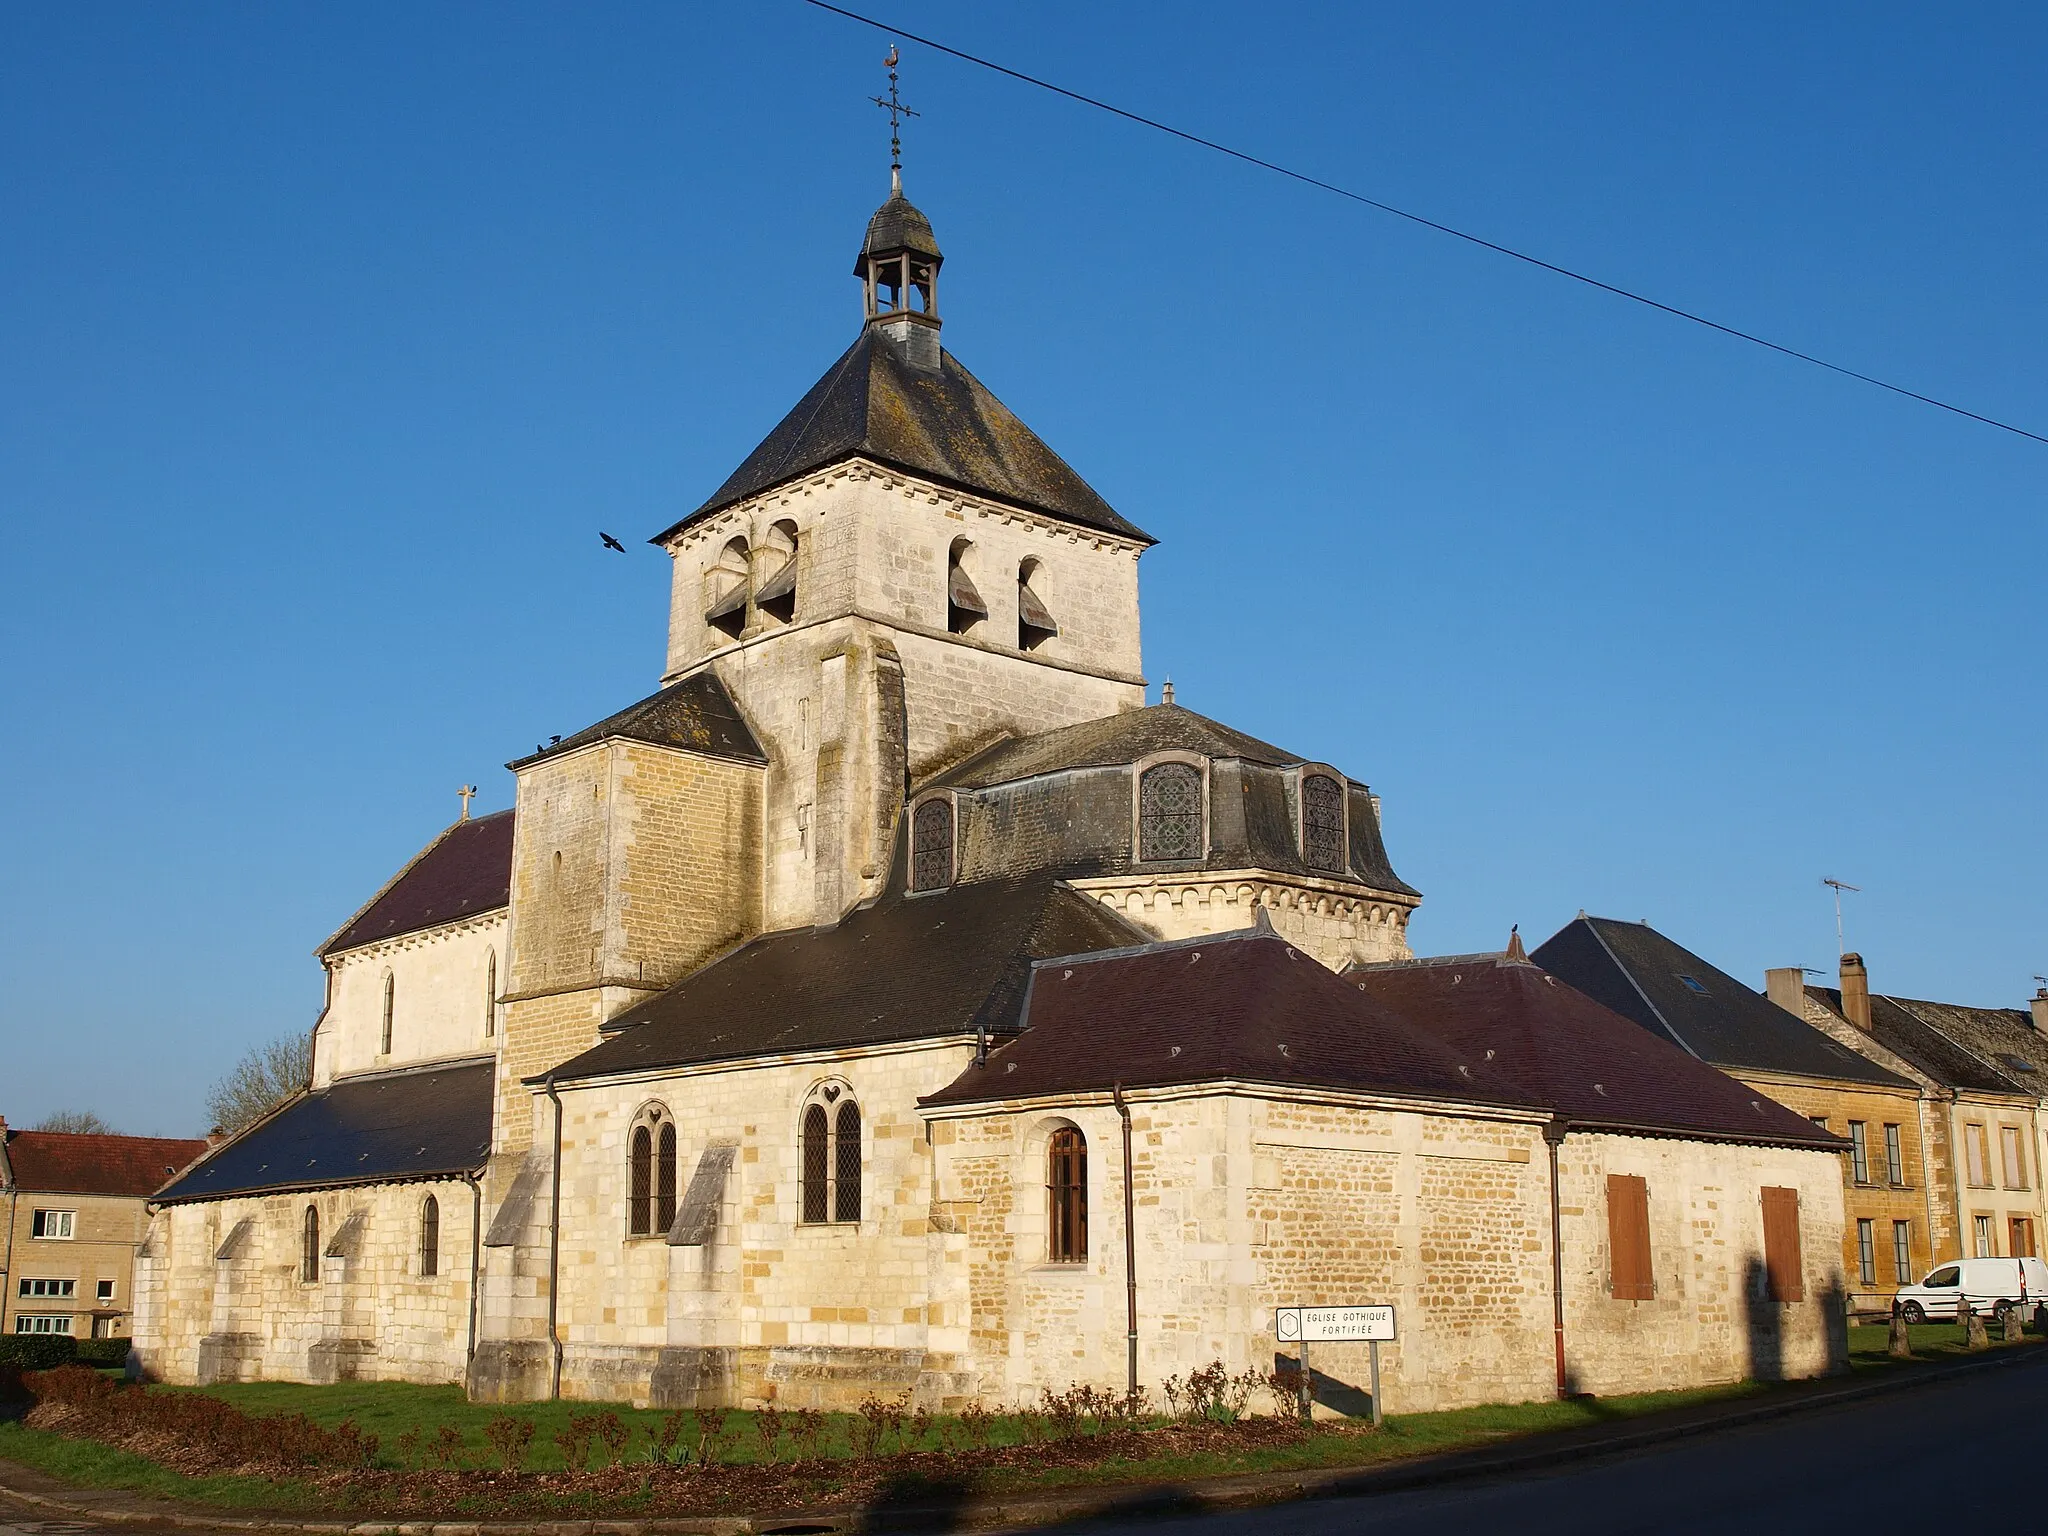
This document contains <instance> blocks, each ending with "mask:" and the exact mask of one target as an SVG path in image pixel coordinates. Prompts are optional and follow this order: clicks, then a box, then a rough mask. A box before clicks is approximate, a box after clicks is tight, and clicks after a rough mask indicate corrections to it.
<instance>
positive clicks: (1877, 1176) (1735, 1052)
mask: <svg viewBox="0 0 2048 1536" xmlns="http://www.w3.org/2000/svg"><path fill="white" fill-rule="evenodd" d="M1531 958H1533V959H1534V960H1535V961H1536V963H1537V964H1538V965H1540V966H1542V967H1543V968H1544V969H1545V970H1548V971H1551V972H1553V973H1555V974H1556V975H1558V976H1560V977H1562V978H1563V979H1564V980H1566V981H1568V982H1570V983H1571V984H1572V985H1573V986H1575V987H1577V988H1578V989H1579V990H1580V991H1582V992H1584V993H1586V994H1587V995H1588V996H1590V997H1593V998H1595V999H1597V1000H1598V1001H1599V1002H1601V1003H1602V1004H1604V1005H1605V1006H1607V1007H1609V1008H1611V1009H1613V1010H1614V1011H1615V1012H1616V1013H1619V1014H1621V1015H1623V1016H1624V1017H1626V1018H1629V1019H1632V1020H1633V1021H1634V1022H1635V1023H1637V1024H1638V1025H1640V1026H1641V1027H1642V1028H1644V1029H1646V1030H1648V1031H1650V1032H1651V1033H1652V1034H1654V1035H1656V1036H1658V1037H1659V1038H1661V1039H1665V1040H1669V1041H1671V1042H1673V1043H1674V1044H1676V1045H1677V1046H1679V1047H1680V1048H1681V1049H1683V1050H1684V1051H1686V1052H1687V1053H1688V1054H1690V1055H1692V1056H1694V1057H1696V1058H1698V1059H1699V1060H1701V1061H1704V1062H1706V1063H1708V1064H1709V1065H1711V1066H1715V1067H1718V1068H1720V1069H1721V1070H1722V1071H1723V1072H1726V1073H1728V1074H1730V1075H1731V1076H1733V1077H1736V1078H1738V1079H1740V1080H1741V1081H1742V1082H1744V1083H1747V1084H1748V1085H1749V1086H1750V1087H1752V1088H1755V1089H1757V1090H1758V1091H1760V1092H1763V1093H1767V1094H1769V1095H1770V1096H1771V1097H1772V1098H1774V1099H1776V1100H1777V1101H1778V1102H1779V1103H1781V1104H1784V1105H1787V1106H1789V1107H1790V1108H1792V1109H1795V1110H1797V1111H1798V1112H1799V1113H1800V1114H1802V1115H1805V1116H1807V1117H1808V1118H1809V1119H1811V1120H1812V1121H1813V1122H1814V1123H1815V1124H1816V1125H1819V1126H1822V1127H1823V1128H1825V1129H1826V1130H1828V1131H1830V1132H1831V1133H1833V1134H1834V1135H1836V1136H1839V1137H1841V1138H1842V1139H1843V1140H1844V1141H1845V1142H1847V1143H1848V1145H1847V1147H1846V1148H1845V1149H1844V1151H1843V1153H1842V1159H1841V1164H1842V1195H1843V1206H1844V1213H1845V1215H1844V1222H1843V1230H1842V1266H1843V1273H1844V1274H1845V1275H1847V1276H1848V1289H1849V1292H1850V1298H1851V1300H1850V1304H1851V1306H1852V1307H1853V1308H1854V1309H1856V1310H1858V1311H1863V1312H1882V1311H1886V1310H1888V1309H1889V1307H1890V1305H1891V1296H1892V1294H1893V1292H1895V1291H1896V1290H1897V1289H1898V1287H1899V1286H1900V1285H1902V1284H1910V1283H1911V1282H1912V1281H1914V1280H1917V1279H1919V1278H1920V1276H1921V1275H1922V1274H1924V1273H1926V1269H1927V1266H1928V1265H1929V1264H1930V1263H1931V1262H1932V1261H1933V1260H1934V1259H1935V1258H1939V1257H1941V1256H1942V1255H1944V1254H1945V1253H1949V1252H1952V1251H1953V1249H1952V1246H1950V1245H1949V1244H1950V1240H1951V1238H1952V1232H1951V1226H1950V1214H1949V1213H1950V1209H1951V1208H1950V1206H1949V1205H1948V1204H1947V1203H1945V1200H1944V1192H1945V1189H1946V1185H1945V1183H1944V1182H1943V1179H1944V1174H1943V1170H1944V1167H1945V1164H1944V1162H1943V1158H1944V1156H1945V1153H1944V1152H1943V1150H1942V1149H1943V1147H1944V1146H1945V1141H1944V1140H1943V1138H1942V1136H1941V1135H1940V1132H1939V1121H1940V1118H1941V1107H1940V1106H1939V1105H1937V1104H1935V1103H1933V1102H1932V1101H1931V1099H1930V1098H1929V1090H1928V1088H1927V1087H1926V1085H1925V1084H1924V1083H1923V1082H1922V1081H1921V1080H1920V1079H1919V1078H1917V1077H1916V1076H1915V1075H1914V1074H1913V1073H1911V1072H1909V1071H1907V1070H1905V1068H1904V1067H1903V1065H1897V1064H1889V1063H1880V1062H1875V1061H1872V1060H1870V1059H1868V1058H1867V1056H1866V1055H1864V1054H1861V1053H1859V1052H1857V1051H1855V1050H1852V1049H1850V1048H1848V1047H1846V1046H1844V1045H1843V1044H1841V1043H1839V1042H1837V1041H1836V1040H1834V1039H1832V1038H1830V1037H1829V1035H1827V1034H1826V1033H1824V1032H1823V1031H1822V1030H1821V1029H1819V1028H1816V1027H1815V1026H1814V1025H1812V1024H1809V1023H1806V1022H1803V1021H1802V1020H1801V1018H1800V1017H1798V1016H1797V1015H1796V1014H1795V1013H1793V1012H1788V1011H1787V1010H1786V1009H1784V1008H1782V1007H1780V1006H1778V1005H1777V1004H1776V1003H1774V1002H1772V1001H1771V1000H1770V999H1768V998H1766V997H1764V996H1762V995H1760V994H1759V993H1756V992H1754V991H1752V990H1750V989H1749V988H1748V987H1746V986H1744V985H1743V984H1742V983H1741V982H1739V981H1737V980H1736V979H1735V978H1734V977H1733V976H1730V975H1729V974H1728V973H1727V972H1726V971H1723V970H1721V969H1720V968H1719V967H1718V966H1715V965H1713V964H1711V963H1709V962H1708V961H1706V960H1704V959H1702V958H1701V957H1700V956H1698V955H1696V954H1694V953H1693V952H1692V951H1691V950H1689V949H1687V948H1685V947H1684V946H1683V945H1681V944H1679V943H1677V942H1675V941H1674V940H1672V939H1670V938H1667V937H1666V936H1665V935H1664V934H1661V933H1659V932H1658V931H1657V930H1656V929H1654V928H1652V927H1651V926H1650V925H1649V924H1648V923H1631V922H1624V921H1619V920H1617V919H1614V918H1604V917H1587V916H1585V915H1584V914H1583V913H1582V914H1580V916H1578V917H1577V918H1575V919H1574V920H1573V921H1571V922H1569V923H1567V924H1566V925H1565V926H1564V927H1563V928H1561V929H1559V930H1558V931H1557V932H1556V933H1555V934H1553V935H1552V936H1551V937H1550V938H1549V939H1547V940H1545V941H1544V942H1543V944H1541V945H1540V946H1539V947H1538V948H1537V949H1536V951H1535V952H1534V954H1533V956H1532V957H1531ZM1930 1128H1932V1130H1933V1134H1932V1136H1931V1137H1930V1134H1929V1133H1930Z"/></svg>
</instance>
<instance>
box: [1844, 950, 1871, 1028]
mask: <svg viewBox="0 0 2048 1536" xmlns="http://www.w3.org/2000/svg"><path fill="white" fill-rule="evenodd" d="M1842 1013H1843V1015H1844V1016H1845V1017H1846V1018H1847V1019H1848V1020H1849V1022H1850V1023H1851V1024H1854V1025H1855V1026H1856V1027H1857V1028H1858V1029H1860V1030H1862V1031H1863V1032H1864V1033H1865V1034H1868V1033H1869V1032H1870V972H1868V971H1866V970H1865V969H1864V968H1863V957H1862V956H1861V955H1859V954H1857V953H1856V951H1854V950H1853V949H1852V950H1850V951H1849V952H1848V953H1846V954H1844V955H1843V956H1842Z"/></svg>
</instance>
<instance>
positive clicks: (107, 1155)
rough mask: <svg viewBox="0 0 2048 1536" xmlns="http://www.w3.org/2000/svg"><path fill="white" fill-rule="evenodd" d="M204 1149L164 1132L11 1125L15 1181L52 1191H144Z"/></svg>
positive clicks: (21, 1186) (10, 1163)
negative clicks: (81, 1131) (87, 1132)
mask: <svg viewBox="0 0 2048 1536" xmlns="http://www.w3.org/2000/svg"><path fill="white" fill-rule="evenodd" d="M205 1150H206V1143H205V1142H203V1141H187V1140H183V1139H180V1138H174V1137H168V1136H81V1135H74V1134H72V1133H69V1132H65V1131H9V1132H8V1133H7V1163H8V1166H9V1168H11V1169H12V1170H13V1173H14V1187H15V1188H16V1189H20V1190H33V1191H34V1192H36V1193H37V1194H53V1195H147V1194H152V1193H154V1192H155V1191H156V1190H158V1189H160V1188H161V1187H162V1186H163V1185H164V1184H165V1183H166V1182H168V1181H169V1179H170V1177H171V1176H172V1175H173V1174H174V1173H176V1172H177V1171H178V1170H179V1169H180V1168H183V1167H184V1166H185V1165H186V1164H187V1163H189V1162H191V1161H192V1160H193V1159H195V1158H196V1157H198V1156H199V1155H200V1154H201V1153H202V1152H204V1151H205Z"/></svg>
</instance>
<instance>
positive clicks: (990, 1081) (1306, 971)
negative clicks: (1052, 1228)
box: [920, 927, 1538, 1108]
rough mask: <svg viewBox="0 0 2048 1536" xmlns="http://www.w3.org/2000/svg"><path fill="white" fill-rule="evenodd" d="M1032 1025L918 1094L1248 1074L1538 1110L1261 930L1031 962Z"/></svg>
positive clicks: (1028, 1020)
mask: <svg viewBox="0 0 2048 1536" xmlns="http://www.w3.org/2000/svg"><path fill="white" fill-rule="evenodd" d="M1025 1024H1026V1028H1025V1031H1024V1033H1023V1034H1021V1035H1020V1036H1018V1037H1017V1038H1016V1039H1015V1040H1014V1041H1012V1042H1010V1043H1009V1044H1007V1045H1005V1046H1003V1047H1002V1049H1000V1050H998V1051H996V1052H994V1053H993V1054H991V1055H990V1057H989V1059H988V1061H987V1062H986V1063H985V1064H983V1065H980V1066H969V1067H968V1068H967V1069H966V1070H965V1071H964V1072H962V1073H961V1074H960V1076H959V1077H957V1078H955V1079H954V1080H953V1082H951V1083H950V1084H948V1085H947V1086H946V1087H945V1088H942V1089H941V1090H939V1092H937V1093H935V1094H932V1095H930V1096H929V1097H927V1098H925V1099H923V1100H920V1102H921V1103H924V1104H928V1105H933V1106H940V1105H948V1104H971V1103H983V1102H987V1101H989V1100H996V1099H1024V1098H1040V1097H1044V1096H1047V1095H1060V1094H1075V1093H1100V1092H1104V1091H1106V1090H1109V1089H1111V1088H1113V1087H1115V1086H1116V1085H1117V1084H1119V1083H1120V1084H1122V1085H1123V1086H1124V1087H1126V1088H1158V1087H1171V1086H1176V1085H1179V1084H1194V1083H1207V1082H1244V1083H1256V1084H1262V1085H1271V1086H1274V1087H1278V1088H1282V1089H1285V1088H1307V1087H1317V1088H1340V1089H1351V1090H1355V1091H1358V1092H1367V1093H1384V1094H1395V1095H1403V1096H1412V1097H1419V1098H1428V1099H1439V1100H1440V1099H1451V1100H1456V1101H1459V1102H1464V1103H1472V1102H1480V1103H1494V1104H1506V1105H1520V1106H1525V1107H1530V1108H1534V1107H1538V1106H1535V1105H1534V1104H1533V1103H1532V1102H1531V1101H1530V1100H1529V1099H1527V1098H1526V1096H1524V1095H1523V1094H1522V1093H1521V1092H1520V1091H1519V1090H1518V1089H1517V1088H1516V1086H1515V1085H1514V1084H1512V1083H1510V1082H1508V1081H1507V1080H1506V1079H1505V1078H1503V1077H1502V1076H1500V1075H1499V1074H1497V1073H1495V1072H1493V1071H1492V1070H1491V1069H1490V1068H1489V1067H1488V1066H1487V1065H1486V1064H1485V1062H1484V1061H1483V1060H1479V1059H1477V1058H1475V1057H1473V1056H1472V1055H1470V1054H1468V1053H1465V1052H1462V1051H1459V1050H1456V1049H1455V1048H1453V1047H1451V1046H1448V1045H1446V1044H1445V1043H1443V1042H1442V1041H1440V1040H1436V1039H1433V1038H1431V1037H1430V1036H1429V1035H1428V1034H1426V1033H1424V1032H1423V1031H1421V1030H1419V1029H1417V1028H1415V1027H1414V1026H1413V1025H1412V1024H1410V1023H1407V1022H1404V1021H1403V1020H1401V1019H1399V1018H1397V1017H1395V1016H1394V1015H1393V1014H1392V1013H1390V1012H1388V1011H1387V1010H1386V1009H1384V1008H1382V1007H1381V1006H1380V1005H1379V1004H1378V1003H1376V1002H1373V1001H1372V1000H1371V999H1369V998H1367V997H1365V996H1364V995H1363V994H1362V993H1360V992H1359V990H1358V989H1357V988H1356V987H1353V986H1350V985H1348V984H1347V983H1346V982H1344V981H1342V980H1340V979H1339V978H1338V977H1336V976H1334V975H1332V974H1331V973H1330V972H1329V971H1328V970H1326V969H1324V968H1323V967H1322V966H1321V965H1319V964H1317V962H1316V961H1314V960H1312V959H1311V958H1309V956H1307V955H1305V954H1303V953H1302V952H1301V951H1299V950H1297V949H1295V948H1293V947H1292V946H1291V945H1289V944H1288V943H1287V942H1286V941H1285V940H1283V939H1281V938H1279V937H1278V936H1276V935H1275V934H1274V933H1273V932H1272V930H1271V929H1269V928H1265V927H1259V928H1248V929H1242V930H1239V931H1237V932H1235V933H1226V934H1216V935H1211V936H1207V937H1204V938H1200V939H1183V940H1180V941H1178V942H1176V943H1171V944H1151V945H1146V946H1143V947H1141V948H1137V949H1131V950H1126V951H1122V952H1119V953H1114V954H1108V955H1072V956H1066V957H1062V958H1059V959H1054V960H1050V961H1047V962H1044V963H1042V964H1039V965H1036V966H1034V967H1032V973H1031V990H1030V998H1029V1005H1028V1008H1027V1011H1026V1015H1025Z"/></svg>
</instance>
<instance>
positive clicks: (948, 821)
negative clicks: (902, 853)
mask: <svg viewBox="0 0 2048 1536" xmlns="http://www.w3.org/2000/svg"><path fill="white" fill-rule="evenodd" d="M952 883H953V805H952V802H951V801H949V800H946V799H943V798H940V799H935V800H927V801H925V802H924V804H922V805H920V806H919V807H918V808H917V811H916V813H915V814H914V815H912V817H911V818H910V888H911V889H912V890H913V891H936V890H939V889H941V888H942V887H944V886H948V885H951V884H952Z"/></svg>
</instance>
